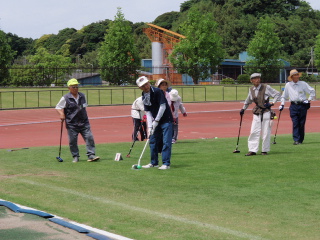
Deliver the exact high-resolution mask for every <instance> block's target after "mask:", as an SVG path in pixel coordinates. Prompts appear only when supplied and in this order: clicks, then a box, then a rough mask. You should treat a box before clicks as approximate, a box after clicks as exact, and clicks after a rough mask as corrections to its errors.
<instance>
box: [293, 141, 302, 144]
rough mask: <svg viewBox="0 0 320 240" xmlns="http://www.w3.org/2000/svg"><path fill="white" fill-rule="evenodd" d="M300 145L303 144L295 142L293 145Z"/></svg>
mask: <svg viewBox="0 0 320 240" xmlns="http://www.w3.org/2000/svg"><path fill="white" fill-rule="evenodd" d="M299 144H301V143H300V142H298V141H294V143H293V145H299Z"/></svg>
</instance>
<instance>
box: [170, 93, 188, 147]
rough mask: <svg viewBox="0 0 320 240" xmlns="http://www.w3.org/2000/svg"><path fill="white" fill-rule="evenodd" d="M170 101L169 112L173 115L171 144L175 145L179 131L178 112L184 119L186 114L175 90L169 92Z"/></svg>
mask: <svg viewBox="0 0 320 240" xmlns="http://www.w3.org/2000/svg"><path fill="white" fill-rule="evenodd" d="M169 95H170V100H171V111H172V114H173V136H172V143H176V142H177V140H178V131H179V112H178V110H180V112H181V113H182V115H183V116H184V117H186V116H187V112H186V109H185V107H184V106H183V103H182V100H181V97H180V96H179V92H178V90H176V89H172V90H171V91H170V92H169Z"/></svg>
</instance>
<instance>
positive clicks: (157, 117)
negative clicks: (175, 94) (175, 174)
mask: <svg viewBox="0 0 320 240" xmlns="http://www.w3.org/2000/svg"><path fill="white" fill-rule="evenodd" d="M136 83H137V85H138V87H139V88H140V89H141V90H142V101H143V104H144V110H145V112H146V115H147V123H148V132H149V134H148V136H149V139H150V142H149V143H150V154H151V161H150V163H149V164H147V165H143V166H142V167H143V168H153V167H159V165H158V164H159V161H158V153H159V152H160V151H159V149H158V146H159V141H162V142H163V145H162V150H161V156H162V166H161V167H159V168H158V169H159V170H166V169H169V168H170V165H171V148H172V142H171V139H172V122H173V117H172V113H171V110H170V107H169V105H168V102H167V100H166V98H165V96H164V94H163V91H162V90H161V89H159V88H155V87H152V86H151V85H150V82H149V80H148V78H147V77H145V76H142V77H139V78H138V79H137V81H136Z"/></svg>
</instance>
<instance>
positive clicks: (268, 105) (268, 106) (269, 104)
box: [264, 102, 274, 108]
mask: <svg viewBox="0 0 320 240" xmlns="http://www.w3.org/2000/svg"><path fill="white" fill-rule="evenodd" d="M273 105H274V104H273V103H269V102H267V103H265V104H264V106H265V107H266V108H271V107H272V106H273Z"/></svg>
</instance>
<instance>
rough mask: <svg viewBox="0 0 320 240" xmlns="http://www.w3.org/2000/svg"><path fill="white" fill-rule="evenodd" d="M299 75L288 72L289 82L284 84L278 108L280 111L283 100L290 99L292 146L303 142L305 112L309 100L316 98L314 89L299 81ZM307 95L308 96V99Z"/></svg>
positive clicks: (308, 106) (296, 72)
mask: <svg viewBox="0 0 320 240" xmlns="http://www.w3.org/2000/svg"><path fill="white" fill-rule="evenodd" d="M301 74H302V73H299V72H298V71H297V70H296V69H293V70H291V71H290V75H289V77H288V81H289V82H287V83H286V86H285V88H284V91H283V93H282V96H281V105H280V107H279V110H280V111H282V110H283V108H284V103H285V100H287V99H290V101H291V105H290V108H289V110H290V117H291V120H292V126H293V128H292V135H293V141H294V142H293V145H299V144H301V143H302V142H303V140H304V135H305V124H306V119H307V111H308V109H309V108H310V102H311V100H313V99H314V98H315V96H316V93H315V90H314V88H312V87H310V86H309V84H308V83H306V82H305V81H299V79H300V77H301ZM307 94H309V97H308V98H307Z"/></svg>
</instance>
